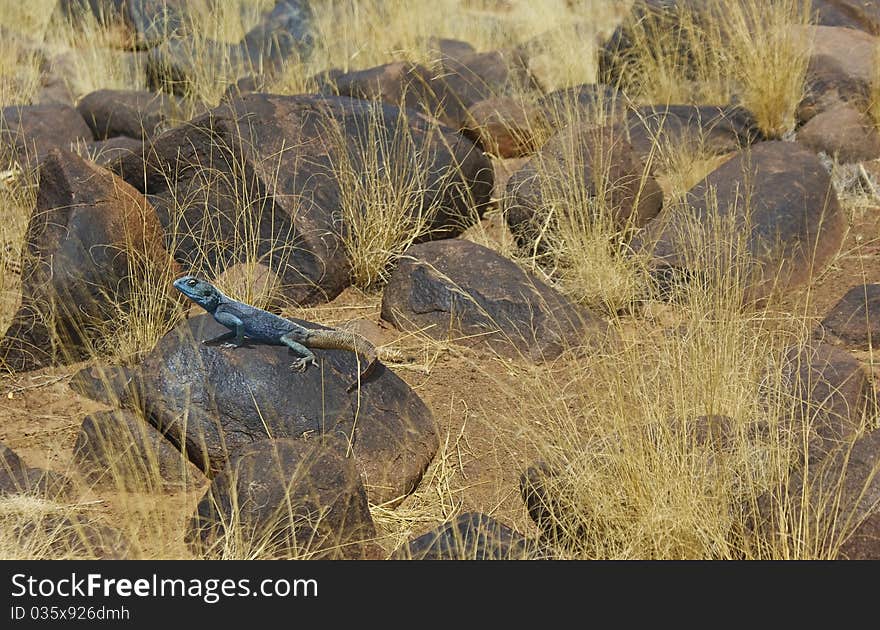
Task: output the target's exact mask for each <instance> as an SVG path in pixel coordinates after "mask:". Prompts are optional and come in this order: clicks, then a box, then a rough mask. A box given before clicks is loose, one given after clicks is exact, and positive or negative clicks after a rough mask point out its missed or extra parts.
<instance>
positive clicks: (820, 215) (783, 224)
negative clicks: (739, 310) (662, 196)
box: [632, 142, 845, 300]
mask: <svg viewBox="0 0 880 630" xmlns="http://www.w3.org/2000/svg"><path fill="white" fill-rule="evenodd" d="M844 227H845V219H844V217H843V212H842V210H841V208H840V203H839V201H838V199H837V195H836V193H835V192H834V189H833V187H832V185H831V178H830V176H829V175H828V172H827V171H826V170H825V168H824V167H823V166H822V164H821V162H819V160H818V158H817V157H816V156H815V155H814V154H813V152H812V151H810V150H808V149H806V148H804V147H802V146H800V145H799V144H797V143H793V142H761V143H758V144H755V145H753V146H752V147H750V148H749V149H746V150H745V151H743V152H741V153H740V154H739V155H738V156H737V157H735V158H733V159H730V160H728V161H727V162H725V163H724V164H722V165H721V166H720V167H719V168H717V169H716V170H715V171H713V172H712V173H710V174H709V175H708V176H707V177H706V178H705V179H704V180H703V181H701V182H700V183H698V184H697V185H696V186H694V187H693V188H692V189H691V190H690V191H688V193H687V196H686V199H685V201H684V203H682V204H678V205H676V206H673V207H670V208H666V209H664V210H663V212H661V213H660V214H659V215H658V216H657V218H655V219H654V220H652V221H651V222H650V223H648V225H646V226H645V229H644V230H643V232H642V233H641V234H639V235H637V236H636V238H634V239H633V242H632V246H633V248H634V249H635V250H636V251H640V252H642V253H644V254H648V255H650V256H652V257H653V262H652V265H653V267H654V268H655V270H656V271H657V273H658V275H663V274H671V275H669V277H673V276H674V275H675V274H676V273H678V274H680V276H681V279H684V278H691V279H699V278H707V277H711V276H713V274H714V273H715V272H716V271H718V270H719V269H722V267H721V266H723V268H724V269H727V268H730V266H731V265H732V264H734V263H733V261H732V260H731V258H730V255H731V254H730V252H731V251H732V250H733V249H734V248H732V247H731V246H730V243H728V242H718V239H717V237H716V236H715V234H716V232H717V231H718V230H725V231H727V230H736V232H733V233H736V234H739V235H742V239H743V243H742V246H743V247H742V248H743V249H744V250H745V251H744V252H739V253H738V254H739V255H740V256H742V257H747V260H744V261H743V260H740V261H738V262H737V263H736V264H742V266H743V267H744V269H743V271H742V278H741V280H740V281H741V282H742V283H743V287H744V292H745V299H746V300H758V299H762V298H765V297H766V296H768V295H769V294H770V292H771V291H773V290H779V291H783V290H786V289H788V288H793V287H796V286H799V285H802V284H804V283H806V282H808V281H809V280H810V278H811V277H812V275H813V274H815V273H818V272H819V271H820V270H821V269H822V268H823V267H824V266H825V265H826V264H827V263H828V261H829V260H830V259H831V257H832V256H833V255H834V254H836V253H837V251H838V249H839V248H840V245H841V243H842V241H843V231H844ZM695 230H696V231H697V232H698V235H697V236H695V234H694V231H695ZM725 233H726V232H725ZM697 247H698V248H699V249H695V248H697ZM673 272H675V273H673ZM664 277H665V276H664Z"/></svg>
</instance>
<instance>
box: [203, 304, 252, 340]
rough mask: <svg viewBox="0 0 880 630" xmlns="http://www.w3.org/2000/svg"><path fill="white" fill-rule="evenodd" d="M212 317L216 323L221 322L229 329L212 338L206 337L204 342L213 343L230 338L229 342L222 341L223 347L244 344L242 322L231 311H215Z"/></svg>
mask: <svg viewBox="0 0 880 630" xmlns="http://www.w3.org/2000/svg"><path fill="white" fill-rule="evenodd" d="M214 319H215V320H216V321H217V323H218V324H222V325H224V326H226V327H227V328H228V329H229V332H227V333H223V334H222V335H219V336H217V337H214V338H213V339H208V340H207V341H205V342H204V343H206V344H208V345H214V344H217V343H220V342H224V341H227V340H229V339H232V341H231V342H228V343H224V344H223V347H224V348H238V347H239V346H243V345H244V322H243V321H241V320H240V319H239V318H238V317H236V316H235V315H233V314H232V313H227V312H217V313H214Z"/></svg>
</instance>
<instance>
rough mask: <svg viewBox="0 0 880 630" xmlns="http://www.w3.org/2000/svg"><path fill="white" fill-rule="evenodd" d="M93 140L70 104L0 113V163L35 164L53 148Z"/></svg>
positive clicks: (87, 128)
mask: <svg viewBox="0 0 880 630" xmlns="http://www.w3.org/2000/svg"><path fill="white" fill-rule="evenodd" d="M92 140H94V138H93V137H92V131H91V130H90V129H89V126H88V125H87V124H86V122H85V121H84V120H83V118H82V116H80V114H79V112H77V111H76V110H75V109H74V108H73V107H71V106H70V105H64V104H61V103H46V104H44V105H28V106H17V105H16V106H12V107H4V108H3V110H2V111H0V164H6V163H8V162H10V161H17V162H18V163H20V164H25V165H35V164H36V163H37V162H39V161H40V160H41V159H42V158H43V156H45V155H46V153H48V152H49V150H50V149H53V148H56V147H60V148H67V147H68V146H70V143H71V142H91V141H92Z"/></svg>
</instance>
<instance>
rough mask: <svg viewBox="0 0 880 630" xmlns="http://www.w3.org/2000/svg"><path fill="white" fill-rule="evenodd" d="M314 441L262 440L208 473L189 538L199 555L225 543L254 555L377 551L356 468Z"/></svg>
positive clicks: (345, 555)
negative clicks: (210, 476)
mask: <svg viewBox="0 0 880 630" xmlns="http://www.w3.org/2000/svg"><path fill="white" fill-rule="evenodd" d="M344 452H345V449H344V445H343V447H342V448H341V449H336V448H334V447H333V445H332V441H331V444H330V445H324V444H321V443H320V442H303V441H297V440H277V439H276V440H263V441H261V442H257V443H255V444H251V445H250V446H248V447H247V448H245V449H243V450H242V451H241V452H240V453H239V454H238V456H237V457H236V458H235V459H234V460H233V461H232V462H231V463H230V465H229V467H228V468H227V469H226V470H224V471H223V472H222V473H221V474H219V475H218V476H217V477H215V478H214V480H213V481H212V483H211V487H210V488H209V490H208V492H207V493H206V494H205V496H204V497H202V500H201V501H200V502H199V505H198V508H197V514H196V516H195V517H194V518H193V519H192V521H191V523H190V525H189V528H188V531H187V541H188V542H189V544H190V545H191V546H192V547H193V548H194V549H195V550H196V551H197V552H198V553H200V554H203V555H206V556H216V555H219V554H220V552H221V551H222V550H223V548H224V547H226V548H233V549H236V548H237V549H238V550H240V551H239V552H240V553H241V552H244V553H245V554H246V555H247V556H249V557H257V558H324V559H328V558H348V559H359V558H370V557H372V558H376V557H378V548H377V547H376V546H375V545H374V544H373V543H372V542H371V541H372V540H373V539H374V538H375V537H376V531H375V528H374V526H373V519H372V517H371V516H370V509H369V505H368V504H367V495H366V493H365V492H364V486H363V484H362V483H361V479H360V475H359V474H358V471H357V467H356V466H355V464H354V462H353V461H352V460H351V459H350V458H346V457H345V456H344Z"/></svg>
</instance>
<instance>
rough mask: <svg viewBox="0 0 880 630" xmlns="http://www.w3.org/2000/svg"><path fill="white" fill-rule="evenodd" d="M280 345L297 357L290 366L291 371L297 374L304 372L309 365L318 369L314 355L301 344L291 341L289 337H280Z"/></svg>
mask: <svg viewBox="0 0 880 630" xmlns="http://www.w3.org/2000/svg"><path fill="white" fill-rule="evenodd" d="M281 343H283V344H284V345H285V346H287V347H288V348H290V349H291V350H293V352H295V353H296V354H298V355H299V358H298V359H297V360H296V361H294V362H293V363H291V364H290V367H291V368H292V369H294V370H296V371H297V372H305V371H306V370H307V369H308V367H309V365H314V366H315V367H318V360H317V359H316V358H315V354H314V353H313V352H312V351H311V350H309V349H308V348H306V347H305V346H304V345H302V344H301V343H299V342H297V341H294V340H293V339H291V338H290V336H289V335H282V336H281Z"/></svg>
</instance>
